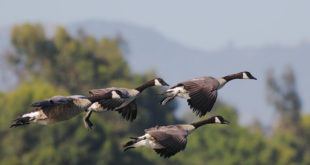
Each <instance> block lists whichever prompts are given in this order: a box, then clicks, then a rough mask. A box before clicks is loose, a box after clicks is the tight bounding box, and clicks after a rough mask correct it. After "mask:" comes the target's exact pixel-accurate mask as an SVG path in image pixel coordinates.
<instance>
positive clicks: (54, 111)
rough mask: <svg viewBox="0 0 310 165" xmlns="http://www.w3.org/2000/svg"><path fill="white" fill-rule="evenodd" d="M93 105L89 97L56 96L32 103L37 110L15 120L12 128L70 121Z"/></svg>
mask: <svg viewBox="0 0 310 165" xmlns="http://www.w3.org/2000/svg"><path fill="white" fill-rule="evenodd" d="M91 104H92V103H91V101H90V100H89V99H88V98H87V97H85V96H81V95H73V96H54V97H52V98H50V99H46V100H42V101H37V102H34V103H32V105H31V106H32V107H36V109H35V110H33V111H32V112H29V113H26V114H23V115H22V116H20V117H18V118H17V119H15V120H14V121H13V123H12V124H11V126H10V127H17V126H21V125H26V124H30V122H33V123H38V124H43V125H47V124H50V123H55V122H59V121H63V120H68V119H70V118H72V117H74V116H76V115H78V114H79V113H81V112H83V111H85V110H87V108H88V107H89V106H90V105H91Z"/></svg>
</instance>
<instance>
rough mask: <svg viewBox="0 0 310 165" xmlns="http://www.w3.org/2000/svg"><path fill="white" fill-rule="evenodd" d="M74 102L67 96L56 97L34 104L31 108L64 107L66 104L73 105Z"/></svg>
mask: <svg viewBox="0 0 310 165" xmlns="http://www.w3.org/2000/svg"><path fill="white" fill-rule="evenodd" d="M72 101H73V98H70V97H67V96H54V97H52V98H50V99H46V100H41V101H37V102H33V103H32V104H31V106H33V107H41V108H45V107H50V106H57V105H63V104H66V103H72Z"/></svg>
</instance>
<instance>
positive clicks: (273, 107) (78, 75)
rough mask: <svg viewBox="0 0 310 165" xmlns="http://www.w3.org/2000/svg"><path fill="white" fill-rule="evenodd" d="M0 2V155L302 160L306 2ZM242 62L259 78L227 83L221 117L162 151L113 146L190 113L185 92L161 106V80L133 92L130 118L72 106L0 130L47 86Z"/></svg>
mask: <svg viewBox="0 0 310 165" xmlns="http://www.w3.org/2000/svg"><path fill="white" fill-rule="evenodd" d="M0 3H1V5H0V81H1V83H0V90H1V92H0V107H1V109H0V110H1V115H0V139H1V140H0V164H10V165H12V164H18V165H19V164H32V165H34V164H38V165H40V164H113V165H114V164H169V165H172V164H197V165H199V164H201V165H202V164H208V165H213V164H221V165H232V164H249V165H253V164H263V165H266V164H272V165H277V164H279V165H284V164H290V165H291V164H302V165H303V164H304V165H307V164H310V157H309V155H310V141H309V139H310V114H309V113H310V104H309V97H310V92H309V91H310V86H309V84H310V76H309V73H308V72H309V69H310V67H309V65H308V62H309V59H310V58H309V54H310V22H309V21H308V16H309V15H310V10H309V5H310V2H309V1H298V2H295V1H288V0H284V1H283V0H281V1H280V0H276V1H267V0H262V1H259V2H253V1H251V2H249V1H243V0H235V1H212V2H211V1H203V0H198V1H180V0H170V1H164V0H157V1H153V2H150V1H142V0H131V1H120V0H115V1H99V0H98V1H94V0H90V1H79V0H78V1H77V0H67V1H61V0H54V1H40V0H28V1H18V2H17V1H8V0H4V1H1V2H0ZM241 71H249V72H251V73H252V74H253V75H254V76H255V77H256V78H257V79H258V80H257V81H250V80H234V81H231V82H230V83H229V84H227V85H226V86H225V87H224V88H223V89H221V90H220V91H219V93H218V95H219V97H218V100H217V102H216V105H215V108H214V110H212V112H211V113H210V114H209V115H208V116H210V115H222V116H224V117H225V118H226V119H227V120H229V121H231V124H230V125H228V126H220V125H212V126H211V125H210V126H205V127H203V128H200V129H199V130H197V131H195V132H194V133H193V134H191V135H190V136H189V137H188V139H189V140H188V143H187V147H186V149H185V150H184V151H183V152H180V153H179V154H177V155H175V156H173V157H171V158H170V159H162V158H160V157H159V156H158V155H157V154H156V153H155V152H153V151H151V149H147V148H138V149H135V150H130V151H128V152H126V153H123V152H122V144H124V143H125V142H126V141H127V140H128V137H131V136H137V135H140V134H142V133H143V130H144V129H146V128H149V127H153V126H156V125H168V124H175V123H190V122H193V121H196V120H198V118H196V117H195V116H194V115H193V114H192V111H191V110H190V109H189V107H188V106H187V103H186V100H184V99H175V101H173V102H171V103H169V104H168V105H167V106H164V107H162V106H160V105H159V101H160V98H159V97H158V96H157V95H156V94H157V93H159V92H160V91H162V90H163V89H159V88H152V89H147V90H146V91H145V92H144V93H143V94H142V95H141V96H140V97H139V98H138V99H137V100H138V117H137V120H135V121H134V122H133V123H129V122H127V121H124V120H122V119H121V117H120V116H119V115H118V114H117V113H116V112H115V113H113V112H106V113H97V114H94V115H93V117H92V121H93V123H94V124H95V127H94V128H93V130H91V131H87V130H86V129H85V128H84V126H83V123H82V115H80V116H79V117H76V118H74V119H71V120H69V121H65V122H61V123H57V124H54V125H48V126H42V125H35V124H33V125H28V126H25V127H19V128H16V129H9V126H10V123H11V122H12V120H13V119H15V118H16V117H17V116H18V115H20V114H22V113H24V112H28V111H31V110H32V109H31V107H30V106H29V105H30V104H31V103H32V102H33V101H35V100H40V99H45V98H48V97H51V96H54V95H70V94H83V95H87V93H88V90H90V89H93V88H105V87H110V86H120V87H131V88H133V87H136V86H138V85H139V84H142V83H143V82H145V81H147V80H149V79H152V78H153V77H161V78H163V79H164V80H165V81H166V82H168V84H170V85H172V86H173V85H175V84H176V83H178V82H181V81H184V80H188V79H191V78H195V77H200V76H207V75H209V76H214V77H223V76H226V75H228V74H232V73H238V72H241ZM208 116H207V117H208ZM205 118H206V117H205Z"/></svg>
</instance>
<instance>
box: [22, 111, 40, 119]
mask: <svg viewBox="0 0 310 165" xmlns="http://www.w3.org/2000/svg"><path fill="white" fill-rule="evenodd" d="M38 115H40V112H39V111H36V112H30V113H27V114H24V115H23V116H22V117H31V118H33V117H36V116H38Z"/></svg>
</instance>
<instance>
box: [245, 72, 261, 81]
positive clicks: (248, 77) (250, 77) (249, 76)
mask: <svg viewBox="0 0 310 165" xmlns="http://www.w3.org/2000/svg"><path fill="white" fill-rule="evenodd" d="M241 73H242V79H253V80H257V79H256V78H255V77H254V76H252V74H251V73H250V72H247V71H245V72H241Z"/></svg>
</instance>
